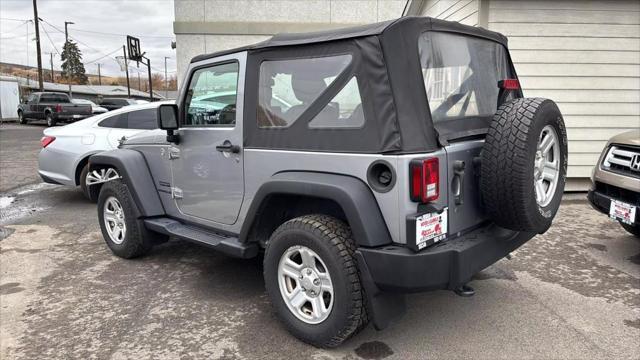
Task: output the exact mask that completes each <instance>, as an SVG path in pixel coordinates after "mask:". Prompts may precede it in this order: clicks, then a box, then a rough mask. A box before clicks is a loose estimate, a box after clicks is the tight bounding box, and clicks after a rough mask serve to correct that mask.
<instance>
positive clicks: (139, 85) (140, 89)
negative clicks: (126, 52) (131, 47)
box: [138, 70, 142, 91]
mask: <svg viewBox="0 0 640 360" xmlns="http://www.w3.org/2000/svg"><path fill="white" fill-rule="evenodd" d="M138 91H142V84H141V83H140V70H138Z"/></svg>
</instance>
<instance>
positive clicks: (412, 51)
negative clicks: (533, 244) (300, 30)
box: [191, 17, 507, 154]
mask: <svg viewBox="0 0 640 360" xmlns="http://www.w3.org/2000/svg"><path fill="white" fill-rule="evenodd" d="M428 31H438V32H451V33H457V34H461V35H466V36H474V37H480V38H484V39H488V40H490V41H495V42H498V43H501V44H503V45H504V46H505V48H506V44H507V39H506V37H504V36H503V35H501V34H498V33H496V32H493V31H488V30H485V29H482V28H477V27H471V26H466V25H461V24H459V23H455V22H449V21H443V20H437V19H432V18H427V17H403V18H401V19H397V20H393V21H386V22H381V23H376V24H371V25H364V26H356V27H351V28H346V29H336V30H329V31H321V32H313V33H307V34H280V35H276V36H274V37H272V38H271V39H269V40H267V41H264V42H261V43H258V44H255V45H250V46H245V47H241V48H236V49H231V50H227V51H222V52H217V53H213V54H207V55H200V56H196V57H195V58H193V60H192V63H197V62H200V61H203V60H207V59H213V58H216V57H219V56H222V55H227V54H233V53H237V52H241V51H247V70H246V82H247V83H249V84H252V86H247V87H245V99H244V117H245V123H244V145H245V147H249V148H263V149H288V150H310V151H333V152H357V153H387V154H391V153H393V154H398V153H418V152H419V153H423V152H431V151H435V150H437V149H439V147H440V146H441V145H443V144H445V142H446V141H447V140H446V139H452V138H455V137H462V136H469V134H482V133H484V132H486V129H487V122H482V123H481V125H479V126H475V127H474V126H471V125H468V124H466V123H465V124H463V126H462V129H453V128H450V125H448V123H447V122H441V123H438V125H437V126H434V124H433V121H432V119H431V112H430V110H429V105H428V101H427V94H426V90H425V87H424V79H423V75H422V70H421V65H420V57H419V52H418V38H419V37H420V35H421V34H424V33H425V32H428ZM339 54H351V56H352V61H351V63H350V65H349V66H348V67H347V69H346V70H345V71H344V72H343V73H342V74H340V76H339V77H338V78H336V80H335V81H334V82H333V83H332V84H331V85H330V86H329V87H328V88H327V89H326V90H325V91H323V92H322V93H321V95H320V97H319V98H318V99H316V100H315V101H314V102H313V104H311V106H309V107H308V109H307V110H305V111H304V112H303V113H302V114H301V115H300V116H299V117H298V119H297V120H296V121H295V122H294V123H293V124H292V125H291V126H289V127H286V128H264V127H260V126H259V125H258V122H259V121H260V118H259V116H260V115H258V114H261V112H260V111H259V110H260V109H259V108H258V105H257V104H258V86H257V84H259V82H260V66H261V64H262V63H263V62H264V61H273V60H286V59H300V58H312V57H322V56H331V55H339ZM199 66H200V65H198V64H194V66H192V70H191V71H194V70H193V69H197V68H198V67H199ZM352 77H356V78H357V79H358V86H359V90H360V94H361V98H362V111H363V112H364V117H365V119H367V120H366V122H365V125H364V126H362V127H361V128H357V129H318V128H310V127H309V126H308V125H307V124H308V123H309V122H310V121H311V120H312V119H313V118H314V116H315V115H316V114H318V113H319V112H320V111H321V110H322V109H323V108H324V106H325V105H327V104H328V103H329V102H330V101H331V99H332V98H333V97H334V96H335V95H336V94H337V93H338V92H339V91H340V90H341V89H342V88H343V87H344V86H345V85H346V83H347V82H348V81H349V80H350V79H351V78H352ZM253 84H256V86H253ZM496 86H497V85H496ZM470 131H471V132H470Z"/></svg>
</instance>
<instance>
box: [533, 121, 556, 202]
mask: <svg viewBox="0 0 640 360" xmlns="http://www.w3.org/2000/svg"><path fill="white" fill-rule="evenodd" d="M559 167H560V144H559V141H558V134H557V133H556V131H555V130H554V129H553V127H552V126H551V125H547V126H545V127H544V128H543V129H542V132H541V133H540V140H539V141H538V148H537V151H536V159H535V164H534V169H533V179H534V181H535V184H534V187H535V191H536V202H537V203H538V205H540V206H541V207H545V206H547V205H549V203H550V202H551V200H553V195H554V194H555V192H556V187H557V186H558V179H559V174H560V171H559V170H558V169H559Z"/></svg>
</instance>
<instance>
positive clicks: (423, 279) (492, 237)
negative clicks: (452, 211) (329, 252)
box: [356, 225, 536, 292]
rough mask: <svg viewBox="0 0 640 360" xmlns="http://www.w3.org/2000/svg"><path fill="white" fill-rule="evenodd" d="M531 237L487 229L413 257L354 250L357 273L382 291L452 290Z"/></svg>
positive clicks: (398, 251) (399, 251) (393, 250)
mask: <svg viewBox="0 0 640 360" xmlns="http://www.w3.org/2000/svg"><path fill="white" fill-rule="evenodd" d="M535 235H536V234H535V233H528V232H516V231H511V230H506V229H502V228H499V227H497V226H495V225H490V226H487V227H484V228H481V229H478V230H475V231H473V232H471V233H468V234H466V235H463V236H461V237H458V238H455V239H452V240H448V241H444V242H442V243H440V244H438V245H435V246H431V247H429V248H426V249H424V250H422V251H420V252H417V253H416V252H414V251H412V250H410V249H407V248H405V247H401V246H384V247H380V248H358V250H357V251H356V256H357V258H358V262H359V265H360V267H361V269H360V270H361V272H368V274H367V276H369V275H370V278H371V279H372V281H373V282H374V283H375V285H376V286H377V287H378V288H379V289H380V290H382V291H392V292H417V291H427V290H439V289H449V290H453V289H456V288H458V287H459V286H460V285H463V284H465V283H467V282H468V281H469V280H471V278H472V277H473V275H475V274H476V273H478V272H479V271H481V270H483V269H484V268H486V267H488V266H490V265H491V264H493V263H495V262H496V261H498V260H500V259H501V258H503V257H505V256H506V255H508V254H509V253H510V252H512V251H514V250H515V249H517V248H518V247H520V246H521V245H522V244H524V243H526V242H527V241H528V240H530V239H531V238H533V237H534V236H535Z"/></svg>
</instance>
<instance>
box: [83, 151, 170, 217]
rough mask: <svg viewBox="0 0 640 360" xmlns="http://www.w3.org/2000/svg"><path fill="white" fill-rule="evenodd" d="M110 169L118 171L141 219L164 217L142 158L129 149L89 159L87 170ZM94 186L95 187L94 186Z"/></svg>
mask: <svg viewBox="0 0 640 360" xmlns="http://www.w3.org/2000/svg"><path fill="white" fill-rule="evenodd" d="M104 167H112V168H114V169H116V171H118V174H120V176H121V177H122V180H123V181H124V183H125V184H126V185H127V186H128V187H129V189H130V190H131V191H130V192H131V195H132V196H133V200H134V201H135V202H136V205H137V206H138V209H139V210H140V214H141V215H142V216H143V217H151V216H163V215H165V210H164V207H163V206H162V201H160V196H159V195H158V190H157V189H156V186H155V184H154V182H153V177H152V176H151V171H149V166H148V165H147V161H146V160H145V158H144V156H143V155H142V154H141V153H140V152H138V151H135V150H131V149H116V150H109V151H105V152H101V153H97V154H95V155H91V157H89V170H90V171H93V170H96V169H100V168H104ZM94 186H95V185H94Z"/></svg>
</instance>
